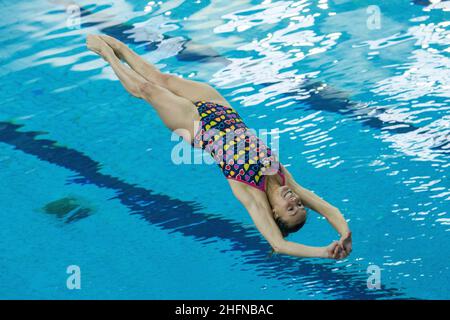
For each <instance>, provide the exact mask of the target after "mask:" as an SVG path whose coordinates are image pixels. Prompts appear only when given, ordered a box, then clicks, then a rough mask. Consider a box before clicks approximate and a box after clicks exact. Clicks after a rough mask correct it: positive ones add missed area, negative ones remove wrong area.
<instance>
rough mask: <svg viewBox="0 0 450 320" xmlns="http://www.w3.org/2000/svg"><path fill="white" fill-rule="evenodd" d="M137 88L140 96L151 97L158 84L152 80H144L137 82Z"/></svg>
mask: <svg viewBox="0 0 450 320" xmlns="http://www.w3.org/2000/svg"><path fill="white" fill-rule="evenodd" d="M137 90H138V92H139V95H140V96H142V97H152V96H154V95H155V94H156V93H157V92H158V90H159V86H158V84H157V83H156V82H154V81H152V80H150V81H144V82H141V83H139V85H138V88H137Z"/></svg>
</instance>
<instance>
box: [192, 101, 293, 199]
mask: <svg viewBox="0 0 450 320" xmlns="http://www.w3.org/2000/svg"><path fill="white" fill-rule="evenodd" d="M195 105H196V107H197V111H198V114H199V115H200V118H201V119H200V122H201V124H200V126H199V128H198V130H197V131H196V134H195V136H194V139H193V142H192V145H193V146H194V147H198V148H202V149H203V150H205V151H207V152H208V153H210V154H211V156H212V157H213V159H214V160H215V162H216V163H217V164H218V165H219V167H220V168H221V170H222V172H223V174H224V176H225V177H226V178H227V179H232V180H236V181H239V182H243V183H246V184H248V185H250V186H252V187H255V188H257V189H258V190H261V191H265V190H266V186H265V176H266V175H269V174H274V173H275V171H274V170H277V171H276V173H278V174H279V175H280V177H281V178H282V180H283V185H284V184H285V177H284V174H283V173H282V172H281V164H280V163H279V162H278V160H277V159H276V157H275V155H273V154H272V150H271V149H270V148H269V147H268V146H267V145H266V144H265V143H264V142H263V141H262V140H261V139H259V138H258V137H257V136H256V135H255V134H254V133H253V132H251V131H250V130H249V129H248V127H247V126H246V125H245V123H244V122H243V121H242V119H241V117H240V116H239V114H238V113H237V112H236V111H235V110H234V109H233V108H231V107H227V106H224V105H220V104H217V103H214V102H206V101H197V102H196V103H195ZM270 172H272V173H270Z"/></svg>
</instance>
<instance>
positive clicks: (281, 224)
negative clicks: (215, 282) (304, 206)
mask: <svg viewBox="0 0 450 320" xmlns="http://www.w3.org/2000/svg"><path fill="white" fill-rule="evenodd" d="M275 222H276V224H277V225H278V228H280V231H281V234H282V235H283V238H285V237H287V236H288V235H289V234H290V233H294V232H297V231H298V230H300V229H301V228H302V227H303V226H304V225H305V222H306V216H305V220H303V221H302V222H300V223H299V224H297V225H295V226H292V227H289V226H288V225H287V224H286V223H285V222H284V221H283V220H282V219H281V218H280V217H278V218H276V219H275Z"/></svg>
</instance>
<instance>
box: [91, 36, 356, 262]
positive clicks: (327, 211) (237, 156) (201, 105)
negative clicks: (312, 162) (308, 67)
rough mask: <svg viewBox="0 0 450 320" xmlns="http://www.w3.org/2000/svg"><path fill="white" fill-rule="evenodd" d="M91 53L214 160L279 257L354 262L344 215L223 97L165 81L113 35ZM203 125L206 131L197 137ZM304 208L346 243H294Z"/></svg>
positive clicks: (94, 42)
mask: <svg viewBox="0 0 450 320" xmlns="http://www.w3.org/2000/svg"><path fill="white" fill-rule="evenodd" d="M87 47H88V49H90V50H92V51H93V52H95V53H97V54H99V55H100V56H101V57H102V58H103V59H104V60H105V61H107V62H108V63H109V64H110V66H111V67H112V69H113V70H114V72H115V74H116V75H117V77H118V78H119V80H120V82H121V83H122V85H123V86H124V87H125V89H126V90H127V91H128V92H129V93H130V94H131V95H133V96H135V97H137V98H140V99H144V100H145V101H147V102H148V103H150V104H151V105H152V106H153V108H155V110H156V111H157V112H158V114H159V116H160V118H161V119H162V121H163V122H164V124H165V125H166V126H167V127H168V128H169V129H171V130H172V131H174V132H175V133H177V134H178V135H179V136H181V137H182V138H183V139H184V140H186V141H187V142H189V143H191V144H192V145H193V146H194V147H199V148H202V149H203V150H206V151H207V152H209V153H210V154H211V155H212V157H213V158H214V160H215V161H216V163H217V164H218V165H219V166H220V168H221V170H222V171H223V173H224V175H225V177H226V178H227V181H228V183H229V185H230V187H231V189H232V191H233V194H234V195H235V196H236V198H237V199H238V200H239V201H240V202H241V203H242V205H243V206H244V207H245V208H246V209H247V211H248V213H249V214H250V216H251V218H252V220H253V222H254V223H255V225H256V227H257V229H258V230H259V231H260V232H261V234H262V235H263V236H264V238H265V239H266V240H267V241H268V242H269V244H270V245H271V247H272V248H273V251H274V252H276V253H282V254H288V255H292V256H297V257H316V258H332V259H342V258H345V257H346V256H347V255H349V254H350V252H351V250H352V238H351V232H350V230H349V227H348V225H347V223H346V221H345V219H344V217H343V216H342V214H341V212H340V211H339V209H338V208H336V207H334V206H333V205H331V204H329V203H328V202H326V201H324V200H323V199H321V198H320V197H318V196H317V195H315V194H314V193H313V192H311V191H309V190H307V189H305V188H304V187H302V186H300V185H299V184H298V183H296V182H295V180H294V179H293V177H292V175H291V174H290V173H289V171H288V170H287V169H286V168H285V167H283V166H282V165H281V164H280V163H279V162H278V160H277V157H276V156H275V155H274V154H272V152H271V150H270V148H269V147H268V146H266V145H265V144H264V142H262V141H261V140H260V139H259V138H258V137H256V135H254V134H253V133H251V132H250V130H247V129H248V128H247V127H246V125H245V123H244V122H243V121H242V119H241V118H240V116H239V114H238V113H237V112H236V111H235V110H234V109H233V108H232V107H231V106H230V104H229V103H228V102H227V101H226V100H225V98H224V97H222V95H221V94H220V93H219V92H217V90H215V89H214V88H213V87H211V86H210V85H208V84H206V83H201V82H197V81H191V80H186V79H182V78H180V77H177V76H175V75H170V74H164V73H161V72H160V71H159V70H158V69H157V68H156V67H155V66H153V65H151V64H150V63H148V62H147V61H145V60H144V59H142V58H141V57H140V56H138V55H137V54H136V53H135V52H133V51H132V50H131V49H129V48H128V47H127V46H126V45H125V44H124V43H122V42H120V41H118V40H117V39H114V38H112V37H109V36H106V35H88V37H87ZM122 61H124V62H126V64H127V65H128V66H127V65H125V64H124V63H122ZM196 123H200V126H198V128H197V129H195V128H194V127H195V124H196ZM230 137H231V138H230ZM236 147H237V149H238V150H237V151H236ZM305 207H308V208H311V209H312V210H314V211H316V212H318V213H320V214H321V215H322V216H324V217H325V218H326V219H327V221H328V222H329V223H330V224H331V225H332V226H333V227H334V228H335V229H336V231H337V232H338V233H339V234H340V236H341V237H340V240H339V241H333V242H332V243H331V244H330V245H328V246H325V247H311V246H305V245H302V244H298V243H295V242H292V241H287V240H286V239H285V237H286V236H287V235H288V234H289V233H292V232H296V231H298V230H299V229H300V228H301V227H302V226H303V225H304V223H305V221H306V211H305Z"/></svg>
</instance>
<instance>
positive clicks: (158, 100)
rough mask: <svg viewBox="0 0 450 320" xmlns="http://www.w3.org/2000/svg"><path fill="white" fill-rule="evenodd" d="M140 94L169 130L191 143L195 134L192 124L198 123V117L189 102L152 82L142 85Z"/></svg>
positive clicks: (194, 108) (193, 106)
mask: <svg viewBox="0 0 450 320" xmlns="http://www.w3.org/2000/svg"><path fill="white" fill-rule="evenodd" d="M140 92H141V94H142V97H143V99H145V100H146V101H147V102H148V103H150V104H151V105H152V106H153V108H155V110H156V111H157V112H158V114H159V117H160V118H161V120H162V121H163V122H164V124H165V125H166V126H167V127H168V128H169V129H171V130H172V131H175V133H177V134H178V135H179V136H181V137H182V138H183V139H184V140H186V141H187V142H189V143H191V142H192V139H193V138H194V132H195V127H194V124H195V122H196V121H200V116H199V114H198V112H197V108H196V107H195V105H194V104H193V103H192V102H191V101H189V100H188V99H186V98H183V97H180V96H177V95H176V94H173V93H172V92H171V91H169V90H167V89H166V88H164V87H161V86H160V85H158V84H157V83H156V82H153V81H147V82H146V83H145V84H143V85H142V86H141V87H140ZM176 130H178V131H176Z"/></svg>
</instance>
